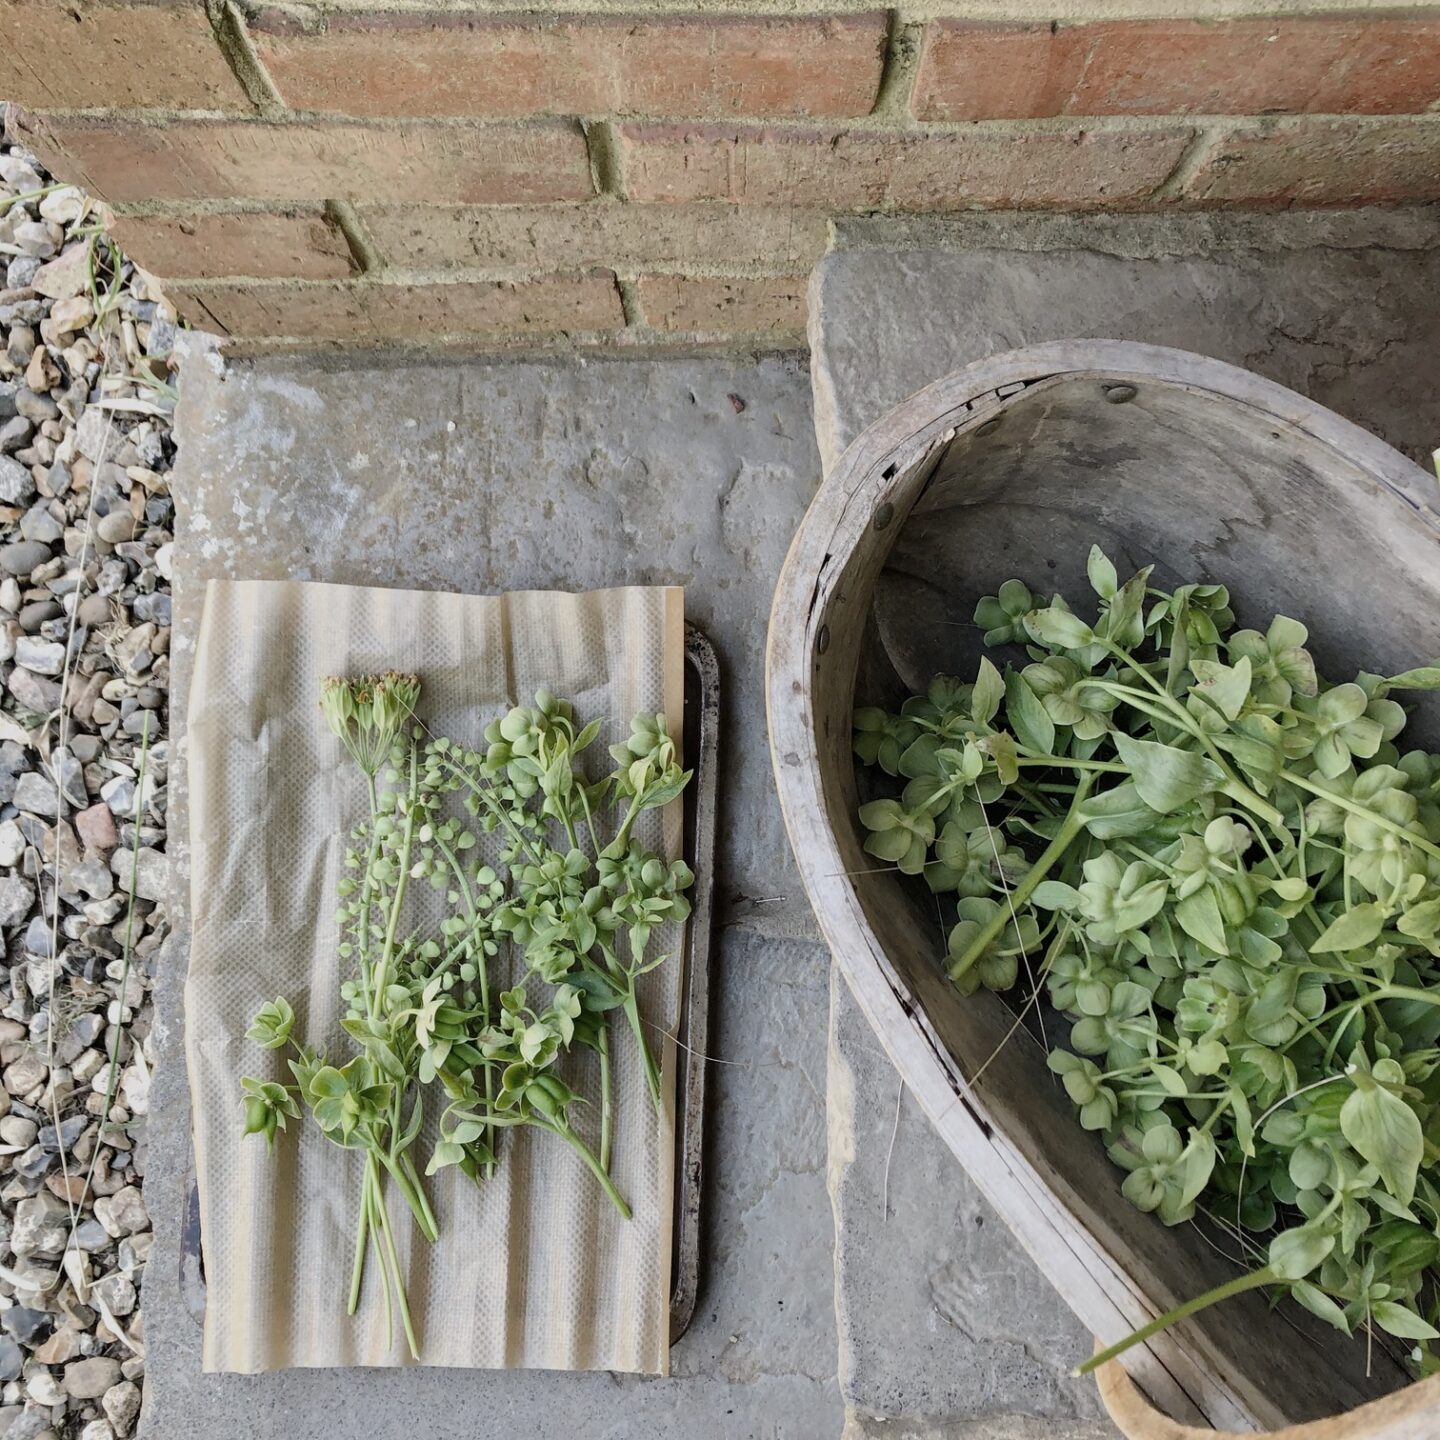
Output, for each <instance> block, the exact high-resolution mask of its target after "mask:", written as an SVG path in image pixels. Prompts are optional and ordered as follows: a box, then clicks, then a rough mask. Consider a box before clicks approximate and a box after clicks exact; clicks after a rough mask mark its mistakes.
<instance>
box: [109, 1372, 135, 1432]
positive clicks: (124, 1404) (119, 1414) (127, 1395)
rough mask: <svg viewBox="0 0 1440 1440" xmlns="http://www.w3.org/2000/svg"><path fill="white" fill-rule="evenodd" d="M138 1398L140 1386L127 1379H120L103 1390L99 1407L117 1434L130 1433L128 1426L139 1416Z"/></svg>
mask: <svg viewBox="0 0 1440 1440" xmlns="http://www.w3.org/2000/svg"><path fill="white" fill-rule="evenodd" d="M140 1398H141V1397H140V1387H139V1386H138V1385H136V1384H133V1383H132V1382H131V1381H129V1380H122V1381H121V1382H120V1383H119V1384H118V1385H112V1386H111V1387H110V1389H108V1390H107V1391H106V1392H105V1395H104V1398H103V1399H102V1400H101V1401H100V1408H101V1409H102V1410H103V1411H104V1412H105V1414H106V1417H107V1418H108V1419H109V1421H110V1423H111V1424H112V1425H113V1426H114V1427H115V1430H116V1433H117V1434H120V1435H128V1434H129V1433H130V1427H131V1426H132V1425H134V1423H135V1421H136V1420H137V1419H138V1418H139V1416H140Z"/></svg>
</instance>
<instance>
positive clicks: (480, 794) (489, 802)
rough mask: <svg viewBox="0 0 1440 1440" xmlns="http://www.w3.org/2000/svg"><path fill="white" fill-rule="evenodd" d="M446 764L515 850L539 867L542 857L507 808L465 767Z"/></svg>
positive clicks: (452, 762) (450, 761)
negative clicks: (482, 806)
mask: <svg viewBox="0 0 1440 1440" xmlns="http://www.w3.org/2000/svg"><path fill="white" fill-rule="evenodd" d="M446 764H448V765H449V767H450V770H451V772H452V773H453V774H454V775H455V776H456V777H457V778H458V779H459V780H460V782H461V783H462V784H464V785H466V786H468V787H469V788H470V790H471V792H472V793H473V794H474V796H475V798H476V799H477V800H479V801H480V803H481V804H482V805H484V806H485V807H486V808H487V809H488V810H489V811H490V813H491V814H492V815H493V816H494V817H495V818H496V819H497V820H498V821H499V822H500V824H501V825H503V826H504V827H505V833H506V834H507V835H508V836H509V837H510V840H511V843H512V844H514V846H515V848H516V849H517V850H523V851H524V852H525V853H526V854H527V855H528V856H529V857H530V860H531V863H532V864H535V865H538V864H539V863H540V857H539V856H538V855H536V853H535V851H534V850H533V849H532V848H531V846H530V842H529V841H528V840H526V839H525V837H524V836H523V835H522V834H521V833H520V831H519V829H518V827H517V826H516V824H515V822H514V821H513V820H512V819H511V818H510V816H509V815H508V814H506V812H505V807H504V806H503V805H501V804H500V802H499V801H498V800H496V798H495V797H494V796H493V795H492V794H490V792H489V791H488V790H486V789H485V788H484V787H483V786H481V785H478V784H476V782H475V780H474V779H473V778H472V777H471V775H470V774H469V773H468V772H467V771H466V770H465V769H464V768H463V767H461V766H459V765H457V764H456V763H455V762H454V761H453V760H447V761H446Z"/></svg>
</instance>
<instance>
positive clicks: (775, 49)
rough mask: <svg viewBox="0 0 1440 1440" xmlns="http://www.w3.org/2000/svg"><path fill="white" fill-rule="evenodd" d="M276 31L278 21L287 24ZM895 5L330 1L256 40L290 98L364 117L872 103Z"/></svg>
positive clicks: (706, 114)
mask: <svg viewBox="0 0 1440 1440" xmlns="http://www.w3.org/2000/svg"><path fill="white" fill-rule="evenodd" d="M277 31H278V33H277ZM885 32H886V24H885V17H884V15H883V14H882V13H880V12H878V11H877V12H875V13H872V14H868V15H851V16H843V17H824V16H814V17H801V18H787V17H755V18H749V17H741V16H709V17H705V18H700V17H693V18H691V17H682V18H653V19H618V18H614V17H606V16H589V17H587V16H569V17H564V18H560V19H556V18H553V17H551V18H532V17H529V16H525V17H517V18H488V17H476V16H473V15H459V14H452V15H444V16H434V15H429V16H427V15H417V14H413V13H412V14H385V15H379V14H372V15H354V14H345V15H336V14H332V15H331V16H330V17H329V19H328V21H327V25H326V28H325V30H324V31H323V32H321V33H318V34H307V33H304V32H303V31H299V30H297V29H296V28H295V27H293V26H284V27H278V26H267V25H266V24H265V19H264V17H263V16H262V19H261V23H260V25H259V26H258V27H257V30H256V34H255V43H256V46H257V48H258V50H259V52H260V55H261V57H262V59H263V60H264V63H265V66H266V68H267V69H268V70H269V72H270V75H271V78H272V79H273V80H274V81H275V83H276V85H277V86H278V87H279V90H280V93H281V95H282V96H283V97H284V99H285V101H286V102H287V103H288V104H290V105H292V106H294V107H295V108H297V109H302V110H318V111H329V112H333V113H340V114H346V115H359V116H401V115H418V116H439V115H475V116H481V117H484V116H518V115H660V116H686V117H691V116H693V117H696V118H712V117H714V118H721V117H726V116H735V115H753V116H772V115H773V116H796V117H815V118H832V117H841V116H854V115H865V114H868V113H869V111H870V109H871V107H872V106H873V104H874V102H875V96H876V93H877V91H878V89H879V85H880V71H881V63H882V51H883V47H884V44H885Z"/></svg>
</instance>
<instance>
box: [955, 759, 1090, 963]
mask: <svg viewBox="0 0 1440 1440" xmlns="http://www.w3.org/2000/svg"><path fill="white" fill-rule="evenodd" d="M1092 783H1093V782H1092V781H1091V779H1090V777H1089V776H1088V775H1082V776H1081V777H1080V783H1079V784H1078V785H1077V786H1076V787H1075V800H1074V803H1073V804H1072V805H1071V806H1070V809H1069V812H1068V813H1067V814H1066V816H1065V819H1064V820H1063V821H1061V823H1060V828H1059V830H1057V831H1056V832H1055V838H1054V839H1053V840H1052V841H1051V842H1050V843H1049V845H1047V846H1046V847H1045V849H1044V850H1043V851H1042V852H1041V855H1040V858H1039V859H1038V860H1037V861H1036V862H1035V863H1034V865H1032V866H1031V867H1030V869H1029V871H1028V872H1027V873H1026V875H1025V878H1024V879H1023V880H1022V881H1021V882H1020V883H1019V884H1018V885H1017V886H1016V887H1015V889H1014V891H1013V892H1012V894H1011V896H1010V901H1009V903H1008V904H1005V905H1001V906H1000V907H999V908H998V909H997V910H996V911H995V914H994V915H993V916H991V918H990V919H989V920H988V921H987V922H986V923H985V925H984V927H983V928H982V929H981V931H980V933H979V934H978V935H977V936H976V937H975V939H974V940H973V941H971V943H970V948H969V949H968V950H966V951H965V953H964V954H963V955H962V956H960V958H959V959H958V960H956V961H955V962H954V963H953V964H952V965H951V966H950V967H949V970H950V978H951V979H952V980H958V979H960V977H961V976H962V975H964V974H965V972H966V971H967V970H969V969H970V967H971V966H972V965H973V964H974V963H975V962H976V961H977V960H978V959H979V958H980V957H981V956H982V955H983V954H984V953H985V952H986V950H988V949H989V948H990V946H991V945H992V944H994V942H995V940H996V938H997V937H998V936H999V934H1000V932H1001V931H1002V930H1004V928H1005V927H1006V925H1008V924H1009V923H1010V914H1011V910H1012V909H1014V910H1018V909H1019V908H1020V906H1022V905H1023V904H1025V902H1026V901H1027V900H1029V898H1030V896H1031V894H1032V893H1033V892H1034V890H1035V887H1036V886H1037V885H1038V884H1039V883H1040V882H1041V881H1042V880H1043V879H1044V878H1045V877H1046V875H1048V874H1049V873H1050V871H1051V870H1052V869H1053V868H1054V866H1055V862H1056V861H1057V860H1059V859H1060V857H1061V856H1062V855H1063V854H1064V853H1065V852H1066V850H1068V849H1069V848H1070V846H1071V845H1072V844H1073V843H1074V841H1075V838H1076V837H1077V836H1078V835H1079V834H1080V833H1081V832H1082V831H1083V830H1084V829H1085V817H1084V816H1083V815H1081V813H1080V807H1081V805H1082V804H1083V802H1084V800H1085V797H1086V796H1087V795H1088V794H1089V793H1090V786H1091V784H1092Z"/></svg>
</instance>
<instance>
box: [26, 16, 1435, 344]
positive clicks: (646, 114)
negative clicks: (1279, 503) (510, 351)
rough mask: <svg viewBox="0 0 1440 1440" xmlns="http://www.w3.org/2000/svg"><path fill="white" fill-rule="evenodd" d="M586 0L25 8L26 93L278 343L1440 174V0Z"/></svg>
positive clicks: (206, 317) (1336, 199)
mask: <svg viewBox="0 0 1440 1440" xmlns="http://www.w3.org/2000/svg"><path fill="white" fill-rule="evenodd" d="M577 3H578V4H580V5H583V6H585V7H586V8H587V13H562V14H558V15H551V14H546V15H539V14H534V13H528V12H524V11H522V10H519V9H514V8H511V9H505V8H502V7H501V6H500V5H499V4H497V3H493V0H471V3H469V4H468V5H467V4H465V3H464V0H456V3H455V4H454V5H453V6H450V5H447V6H446V7H445V8H444V9H443V10H439V9H427V8H426V7H425V6H417V5H416V4H415V3H413V0H389V3H383V0H382V3H376V4H374V5H369V4H368V3H366V0H319V3H302V0H290V3H284V4H279V3H276V4H266V3H263V0H257V3H251V0H238V3H237V0H205V3H202V0H148V3H147V0H133V3H127V0H0V100H10V101H13V102H15V103H16V104H17V105H19V106H21V107H23V113H22V114H21V115H19V116H18V117H17V118H16V120H15V122H14V123H15V124H16V125H17V126H18V127H19V128H21V129H22V130H23V132H24V133H26V134H27V135H28V136H29V138H30V141H31V143H32V144H33V146H34V147H35V148H36V149H37V150H38V151H39V153H40V155H41V157H42V158H43V159H44V160H45V161H46V163H47V164H49V165H50V166H51V168H52V169H53V170H55V171H56V172H57V173H58V174H60V175H62V176H64V177H66V178H72V179H75V180H76V181H77V182H81V183H84V184H85V185H87V186H88V187H89V188H90V189H91V190H93V191H94V192H95V193H97V194H98V195H100V196H101V197H103V198H105V199H106V200H108V201H109V202H110V203H111V205H112V206H113V208H114V210H115V212H116V217H117V218H116V229H117V234H118V236H119V238H120V240H121V241H122V243H124V244H125V245H126V246H127V247H128V248H129V249H130V251H131V253H132V254H133V255H134V256H135V258H136V259H137V260H138V261H139V262H140V263H141V264H143V265H146V266H147V267H148V268H150V269H152V270H154V271H155V272H156V273H157V274H159V275H160V276H162V277H164V278H166V279H167V280H169V281H170V282H171V284H170V288H171V290H172V291H173V293H174V295H175V297H176V299H177V300H178V301H179V302H180V304H181V306H182V309H183V310H185V312H186V313H188V314H189V315H190V316H192V317H193V318H195V319H196V320H197V322H199V323H204V324H207V325H210V326H214V327H217V328H221V329H224V330H226V331H228V332H230V333H232V334H233V335H235V336H236V337H239V338H242V339H245V340H247V341H250V342H252V343H258V344H276V343H290V344H294V343H314V342H336V343H341V342H352V341H360V342H387V343H389V342H402V343H403V342H406V341H409V340H412V339H415V338H417V337H419V338H425V339H440V340H442V341H450V340H454V341H461V342H472V343H484V344H490V343H496V342H504V341H512V340H513V341H520V342H523V343H526V344H541V345H545V344H552V343H567V342H575V341H583V342H591V341H600V342H604V341H607V340H614V339H617V338H624V339H626V340H628V341H632V342H639V343H643V342H645V341H649V340H666V341H670V340H674V339H675V338H677V337H686V338H701V339H713V338H724V339H730V340H736V339H743V340H746V341H768V342H775V341H793V340H796V339H798V338H800V337H801V335H802V334H803V329H804V292H805V284H804V282H805V276H806V274H807V273H808V271H809V269H810V267H811V266H812V264H813V263H814V261H815V259H816V258H817V256H818V255H819V254H820V252H821V251H822V250H823V248H824V245H825V241H826V235H827V227H828V222H829V220H830V219H831V218H832V217H834V216H836V215H841V214H849V213H855V212H875V211H878V212H887V211H895V212H907V211H911V212H914V211H924V212H944V211H954V210H966V209H975V208H1006V209H1066V210H1082V211H1095V210H1153V209H1163V208H1183V207H1194V206H1216V205H1225V206H1271V207H1275V206H1291V205H1304V206H1335V205H1361V204H1371V203H1374V204H1405V203H1417V202H1429V201H1435V200H1440V0H1436V3H1435V4H1433V5H1430V4H1421V5H1408V6H1407V5H1403V4H1401V5H1398V6H1397V7H1396V8H1394V9H1390V10H1379V9H1374V8H1371V7H1370V6H1369V5H1368V3H1367V0H1332V4H1331V7H1330V8H1329V10H1328V11H1327V10H1324V9H1320V8H1318V7H1317V8H1316V10H1315V13H1299V14H1297V13H1294V12H1295V10H1296V5H1295V4H1294V3H1293V0H1291V3H1284V0H1273V3H1274V5H1275V8H1277V9H1281V10H1283V11H1285V13H1284V14H1279V15H1271V16H1266V15H1264V14H1256V13H1255V11H1256V10H1262V11H1263V10H1264V8H1265V0H1256V3H1255V4H1254V5H1246V7H1245V8H1246V9H1247V10H1248V11H1249V12H1250V13H1248V14H1237V15H1236V17H1235V18H1206V17H1212V16H1215V15H1216V13H1217V11H1218V10H1219V9H1221V8H1225V7H1230V8H1234V7H1236V6H1238V5H1239V4H1240V3H1241V0H1188V4H1187V0H1176V3H1175V4H1174V6H1173V7H1172V8H1173V10H1174V12H1175V13H1174V14H1173V15H1172V16H1171V17H1170V18H1164V17H1163V16H1158V15H1156V14H1155V13H1154V12H1155V11H1156V10H1157V8H1158V6H1159V5H1160V4H1161V3H1162V0H1134V5H1135V8H1136V9H1143V10H1144V11H1146V12H1147V13H1146V14H1144V15H1137V16H1136V17H1135V18H1125V16H1124V13H1123V10H1124V6H1125V4H1126V0H1088V3H1087V0H1061V5H1062V8H1061V9H1058V10H1057V13H1056V14H1055V15H1054V16H1053V17H1049V16H1045V15H1044V14H1043V11H1041V10H1040V9H1039V8H1038V7H1037V5H1036V3H1035V0H1013V5H1012V8H1011V9H1010V10H1009V11H1008V12H1007V10H1006V9H1005V0H974V3H967V0H918V3H917V6H916V7H915V8H907V7H906V6H903V5H902V6H901V7H900V8H898V9H869V10H867V9H858V8H856V0H821V3H816V4H815V5H814V7H813V10H814V13H791V12H789V11H788V10H787V11H786V12H785V13H778V14H765V13H758V12H759V9H760V6H758V5H748V4H746V3H744V0H732V3H730V4H729V5H727V13H715V12H714V10H713V7H712V9H711V11H710V12H708V13H707V14H706V15H705V17H704V18H700V17H698V16H697V15H695V14H687V13H680V12H677V13H670V12H671V10H672V9H674V6H673V4H672V3H671V0H662V4H661V13H656V4H655V0H649V3H643V4H637V5H636V13H633V14H627V13H623V12H621V11H620V10H619V5H620V4H621V3H623V0H577ZM767 3H771V4H777V5H778V3H779V0H767ZM802 3H803V0H802ZM597 5H598V6H599V7H600V9H601V10H604V11H606V12H607V13H588V12H593V11H594V10H595V7H596V6H597ZM1187 9H1188V10H1189V12H1190V13H1189V14H1188V15H1186V14H1184V13H1183V12H1184V11H1186V10H1187ZM610 11H614V12H615V13H608V12H610ZM977 17H978V18H977ZM1037 17H1038V18H1037ZM622 332H625V333H624V334H623V335H622Z"/></svg>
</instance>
